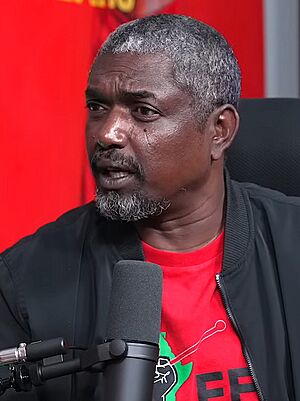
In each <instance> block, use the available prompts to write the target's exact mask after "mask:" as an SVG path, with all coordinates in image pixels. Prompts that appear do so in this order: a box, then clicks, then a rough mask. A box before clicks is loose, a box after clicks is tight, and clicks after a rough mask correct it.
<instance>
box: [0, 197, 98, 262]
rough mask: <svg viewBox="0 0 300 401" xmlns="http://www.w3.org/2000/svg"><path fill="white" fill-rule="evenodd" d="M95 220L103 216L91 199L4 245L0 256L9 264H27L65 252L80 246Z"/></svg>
mask: <svg viewBox="0 0 300 401" xmlns="http://www.w3.org/2000/svg"><path fill="white" fill-rule="evenodd" d="M95 220H103V219H101V218H100V217H98V216H97V213H96V210H95V205H94V203H93V202H91V203H89V204H87V205H84V206H81V207H78V208H76V209H72V210H70V211H68V212H66V213H64V214H63V215H62V216H60V217H59V218H58V219H57V220H56V221H54V222H51V223H48V224H46V225H44V226H42V227H41V228H39V229H38V230H37V231H36V232H35V233H34V234H32V235H29V236H26V237H24V238H23V239H21V240H20V241H18V242H17V243H16V244H15V245H13V246H12V247H10V248H8V249H6V250H5V251H4V252H3V253H2V254H1V255H0V260H2V262H3V263H5V264H6V265H8V266H12V265H14V264H21V265H26V262H28V263H29V261H31V262H32V263H34V261H36V260H40V259H41V258H43V259H47V258H48V259H53V258H55V257H57V256H58V255H59V256H64V255H65V256H67V254H68V253H69V254H70V251H71V252H72V251H73V250H76V249H79V248H80V246H81V244H82V243H83V241H84V240H85V237H86V234H87V232H88V231H89V229H90V227H91V226H93V224H94V221H95ZM98 223H99V222H98Z"/></svg>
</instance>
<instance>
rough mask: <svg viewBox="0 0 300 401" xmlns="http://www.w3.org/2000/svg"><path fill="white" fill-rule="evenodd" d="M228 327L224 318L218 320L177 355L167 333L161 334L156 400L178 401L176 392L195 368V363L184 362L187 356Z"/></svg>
mask: <svg viewBox="0 0 300 401" xmlns="http://www.w3.org/2000/svg"><path fill="white" fill-rule="evenodd" d="M225 329H226V323H225V322H224V320H217V321H216V323H215V324H214V325H213V327H211V328H210V329H208V330H206V331H205V332H204V333H203V334H202V336H201V338H200V340H198V341H197V342H196V343H195V344H193V345H191V346H190V347H188V348H187V349H185V350H184V351H182V352H181V353H180V354H178V355H177V356H175V355H174V354H173V352H172V349H171V347H170V345H169V344H168V341H167V339H166V333H161V334H160V343H159V347H160V357H159V359H158V363H157V365H156V369H155V376H154V389H153V396H154V400H155V401H176V393H177V391H178V390H179V388H180V387H181V386H182V385H183V384H184V383H185V382H186V381H187V380H188V378H189V377H190V375H191V372H192V369H193V363H192V362H190V363H188V364H186V365H184V364H182V363H181V361H183V360H184V359H185V358H187V357H188V356H190V355H191V354H193V353H194V352H196V351H197V349H198V348H199V346H200V344H201V343H202V342H203V341H205V340H207V339H209V338H210V337H212V336H213V335H215V334H217V333H221V332H222V331H224V330H225Z"/></svg>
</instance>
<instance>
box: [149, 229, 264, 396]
mask: <svg viewBox="0 0 300 401" xmlns="http://www.w3.org/2000/svg"><path fill="white" fill-rule="evenodd" d="M143 248H144V254H145V260H146V261H148V262H152V263H156V264H158V265H160V266H161V268H162V271H163V303H162V324H161V335H160V358H159V361H158V365H157V367H156V374H155V379H154V382H155V384H154V399H155V401H210V400H213V401H258V397H257V394H256V391H255V388H254V385H253V381H252V379H251V377H250V375H249V370H248V367H247V363H246V361H245V358H244V355H243V352H242V347H241V343H240V340H239V338H238V336H237V334H236V332H235V331H234V329H233V327H232V325H231V322H230V320H229V318H228V316H227V313H226V311H225V308H224V305H223V302H222V299H221V295H220V292H219V290H218V287H217V283H216V274H218V273H219V272H220V271H221V266H222V259H223V248H224V233H222V234H220V235H219V237H218V238H217V239H215V240H214V241H213V242H211V243H210V244H208V245H207V246H205V247H204V248H201V249H199V250H197V251H195V252H190V253H175V252H168V251H161V250H159V249H156V248H153V247H151V246H149V245H148V244H146V243H143Z"/></svg>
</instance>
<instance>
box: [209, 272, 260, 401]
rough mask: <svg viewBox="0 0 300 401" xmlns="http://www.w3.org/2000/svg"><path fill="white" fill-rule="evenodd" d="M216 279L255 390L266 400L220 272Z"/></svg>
mask: <svg viewBox="0 0 300 401" xmlns="http://www.w3.org/2000/svg"><path fill="white" fill-rule="evenodd" d="M216 281H217V285H218V288H219V290H220V292H221V295H222V299H223V303H224V306H225V310H226V313H227V315H228V317H229V319H230V321H231V323H232V325H233V327H234V329H235V331H236V332H237V334H238V336H239V338H240V341H241V344H242V348H243V353H244V356H245V359H246V362H247V365H248V368H249V372H250V376H251V377H252V380H253V383H254V387H255V390H256V392H257V395H258V398H259V400H260V401H264V396H263V394H262V391H261V388H260V386H259V384H258V380H257V377H256V374H255V372H254V369H253V366H252V362H251V360H250V356H249V352H248V350H247V349H246V346H245V344H244V343H243V341H242V338H241V335H240V332H239V330H238V326H237V324H236V321H235V318H234V316H233V313H232V312H231V310H230V308H229V302H228V299H227V295H226V292H225V289H224V287H223V286H222V284H221V278H220V275H219V274H217V275H216Z"/></svg>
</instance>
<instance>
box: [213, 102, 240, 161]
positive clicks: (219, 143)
mask: <svg viewBox="0 0 300 401" xmlns="http://www.w3.org/2000/svg"><path fill="white" fill-rule="evenodd" d="M210 118H212V120H211V128H212V131H211V134H212V136H211V159H212V160H218V159H220V158H221V157H222V156H223V154H224V152H225V150H226V149H228V148H229V147H230V145H231V143H232V141H233V140H234V138H235V135H236V133H237V131H238V128H239V122H240V117H239V115H238V112H237V110H236V108H235V107H234V106H232V105H231V104H225V105H223V106H221V107H219V108H217V109H216V110H214V111H213V112H212V114H211V115H210Z"/></svg>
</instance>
